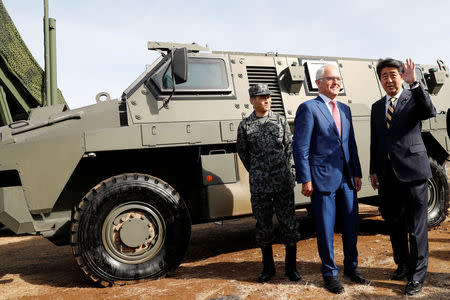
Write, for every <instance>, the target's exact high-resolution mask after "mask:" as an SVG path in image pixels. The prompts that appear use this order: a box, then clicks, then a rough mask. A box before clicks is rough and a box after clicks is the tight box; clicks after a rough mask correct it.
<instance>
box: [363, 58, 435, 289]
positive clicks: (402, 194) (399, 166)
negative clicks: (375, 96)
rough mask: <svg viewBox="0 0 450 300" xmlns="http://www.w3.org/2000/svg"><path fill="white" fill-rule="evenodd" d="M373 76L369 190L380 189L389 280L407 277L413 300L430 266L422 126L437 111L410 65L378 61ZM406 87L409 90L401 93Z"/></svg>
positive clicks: (427, 163)
mask: <svg viewBox="0 0 450 300" xmlns="http://www.w3.org/2000/svg"><path fill="white" fill-rule="evenodd" d="M377 73H378V77H379V78H380V81H381V85H382V86H383V88H384V90H385V91H386V96H384V97H383V98H381V99H380V100H378V101H377V102H375V103H374V104H373V105H372V113H371V120H370V129H371V143H370V174H371V184H372V187H373V188H374V189H377V188H378V193H379V195H380V199H381V203H380V208H381V212H382V214H383V217H384V219H385V220H386V222H387V224H388V228H389V229H390V238H391V244H392V250H393V252H394V261H395V263H396V264H397V265H398V268H397V270H396V271H395V272H394V274H393V276H392V279H394V280H401V279H403V278H405V277H407V279H408V284H407V285H406V288H405V293H406V294H408V295H414V294H416V293H418V292H420V290H421V289H422V284H423V281H424V280H425V274H426V272H427V265H428V232H427V229H428V228H427V223H428V222H427V209H428V187H427V178H430V177H432V175H431V169H430V161H429V159H428V155H427V150H426V148H425V145H424V143H423V140H422V134H421V131H422V130H421V129H422V120H426V119H428V118H431V117H434V116H436V109H435V108H434V106H433V104H432V103H431V99H430V96H429V95H428V93H427V92H426V91H425V90H424V89H423V88H422V86H421V85H420V84H419V83H418V82H417V81H416V75H415V64H414V62H413V61H412V60H411V59H409V60H407V61H406V64H403V65H402V63H401V62H399V61H397V60H394V59H390V58H388V59H384V60H380V61H379V62H378V65H377ZM405 81H406V82H407V83H408V84H409V86H410V88H411V89H403V83H404V82H405ZM408 234H409V243H408ZM408 244H409V245H408Z"/></svg>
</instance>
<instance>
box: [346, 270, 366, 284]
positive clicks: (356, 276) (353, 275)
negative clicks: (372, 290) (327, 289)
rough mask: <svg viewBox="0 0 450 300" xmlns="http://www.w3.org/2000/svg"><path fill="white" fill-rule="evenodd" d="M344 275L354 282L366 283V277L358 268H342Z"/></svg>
mask: <svg viewBox="0 0 450 300" xmlns="http://www.w3.org/2000/svg"><path fill="white" fill-rule="evenodd" d="M344 275H345V276H347V277H348V278H350V280H351V281H353V282H355V283H366V279H365V278H364V276H363V275H362V274H361V271H359V270H358V269H354V270H344Z"/></svg>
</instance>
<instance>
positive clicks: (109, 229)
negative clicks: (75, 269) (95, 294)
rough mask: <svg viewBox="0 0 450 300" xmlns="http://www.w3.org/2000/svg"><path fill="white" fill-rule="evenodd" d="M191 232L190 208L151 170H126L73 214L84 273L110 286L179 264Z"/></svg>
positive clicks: (75, 243)
mask: <svg viewBox="0 0 450 300" xmlns="http://www.w3.org/2000/svg"><path fill="white" fill-rule="evenodd" d="M190 233H191V222H190V217H189V212H188V210H187V208H186V205H185V203H184V202H183V201H182V200H181V198H180V195H179V194H178V193H177V192H176V191H175V190H174V189H173V188H172V187H171V186H170V185H168V184H167V183H165V182H164V181H162V180H160V179H158V178H155V177H152V176H149V175H145V174H122V175H119V176H114V177H111V178H109V179H106V180H104V181H102V182H101V183H100V184H98V185H97V186H95V187H94V188H93V189H92V190H90V191H89V193H87V194H86V196H85V197H84V198H83V199H82V200H81V202H80V203H79V205H78V207H77V208H76V211H75V212H74V214H73V217H72V228H71V245H72V252H73V254H74V256H75V260H76V262H77V263H78V265H79V266H80V268H81V269H82V270H83V272H84V273H85V274H86V275H87V276H88V277H89V278H90V279H91V280H93V281H94V282H96V283H98V284H100V285H102V286H108V285H112V284H114V283H121V284H123V283H127V282H130V281H137V280H140V279H145V278H157V277H160V276H162V275H164V274H165V273H166V272H167V271H168V270H171V269H174V268H176V267H177V266H178V265H179V264H180V262H181V260H182V258H183V256H184V254H185V252H186V249H187V246H188V243H189V238H190Z"/></svg>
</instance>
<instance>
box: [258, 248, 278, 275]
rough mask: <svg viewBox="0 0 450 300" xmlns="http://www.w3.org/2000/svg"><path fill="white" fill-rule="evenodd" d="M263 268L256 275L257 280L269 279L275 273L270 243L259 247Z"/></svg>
mask: <svg viewBox="0 0 450 300" xmlns="http://www.w3.org/2000/svg"><path fill="white" fill-rule="evenodd" d="M261 252H262V261H263V266H264V267H263V270H262V273H261V275H259V277H258V282H266V281H269V280H270V278H272V277H273V276H274V275H275V263H274V261H273V253H272V245H269V246H264V247H262V248H261Z"/></svg>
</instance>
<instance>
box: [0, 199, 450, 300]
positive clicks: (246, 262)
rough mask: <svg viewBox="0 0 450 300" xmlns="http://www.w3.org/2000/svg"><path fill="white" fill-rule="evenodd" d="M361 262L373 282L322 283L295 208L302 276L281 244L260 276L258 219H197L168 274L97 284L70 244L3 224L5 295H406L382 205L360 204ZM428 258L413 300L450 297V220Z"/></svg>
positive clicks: (0, 284) (304, 218)
mask: <svg viewBox="0 0 450 300" xmlns="http://www.w3.org/2000/svg"><path fill="white" fill-rule="evenodd" d="M360 212H361V214H360V215H361V222H360V235H359V240H358V250H359V267H360V269H361V271H362V272H363V274H364V275H365V276H366V278H367V279H368V280H369V283H368V284H365V285H357V284H352V283H351V282H350V281H349V280H348V279H346V278H344V277H342V275H340V277H341V279H342V282H343V284H344V287H345V291H346V292H345V293H344V294H342V295H338V296H335V295H334V294H331V293H329V292H327V291H326V290H325V289H324V287H323V282H322V278H321V275H320V259H319V256H318V253H317V246H316V239H315V234H314V230H313V224H312V220H311V218H310V217H309V216H308V215H307V213H306V211H305V210H299V211H297V218H298V220H299V222H300V224H301V231H302V234H303V237H302V239H301V241H299V242H298V255H297V266H298V269H299V271H300V273H301V275H302V277H303V279H302V280H301V281H300V282H299V283H291V282H290V281H288V280H287V279H286V277H285V276H284V246H283V245H282V244H276V245H274V255H275V263H276V267H277V275H276V276H275V277H274V279H273V280H272V281H270V282H269V283H265V284H260V283H257V282H256V281H255V279H256V277H257V276H258V275H259V273H260V271H261V263H260V260H261V255H260V251H259V249H258V248H256V247H255V245H254V237H253V235H254V231H253V230H254V224H255V222H254V220H253V219H252V218H244V219H237V220H228V221H224V222H223V224H216V223H208V224H202V225H195V226H194V227H193V231H192V237H191V243H190V246H189V249H188V253H187V255H186V257H185V259H184V261H183V263H182V264H181V266H180V267H179V268H178V269H176V270H175V271H173V272H171V273H170V274H168V276H167V277H165V278H161V279H158V280H150V281H145V282H142V283H138V284H134V285H127V286H114V287H111V288H98V287H95V286H93V285H91V284H90V282H89V281H88V280H87V279H85V278H84V277H83V275H82V273H81V271H80V270H79V269H78V267H77V266H76V264H75V262H74V260H73V257H72V253H71V249H70V246H64V247H57V246H54V245H53V244H51V243H50V242H49V241H47V240H46V239H44V238H42V237H36V236H14V235H13V234H12V233H11V232H10V231H8V230H6V229H3V230H0V299H111V298H112V299H228V300H236V299H308V298H311V299H329V298H335V299H375V298H376V299H380V298H381V299H382V298H385V299H405V298H407V297H406V296H405V295H404V294H403V290H404V285H405V282H404V281H393V280H389V278H390V275H391V273H392V272H393V271H394V268H395V264H394V261H393V259H392V250H391V247H390V242H389V236H388V235H387V234H386V227H385V225H384V223H383V221H382V220H381V218H380V217H379V214H378V209H377V208H376V207H372V206H366V205H361V207H360ZM429 242H430V261H429V268H428V275H427V279H426V281H425V285H424V288H423V291H422V293H420V294H419V295H416V296H414V297H411V298H415V299H450V218H447V220H446V221H445V222H444V223H442V225H441V226H439V227H437V228H435V229H433V230H431V231H429ZM335 256H336V262H337V263H338V265H339V267H340V268H341V270H342V260H343V253H342V241H341V235H340V233H339V229H338V233H336V234H335Z"/></svg>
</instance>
